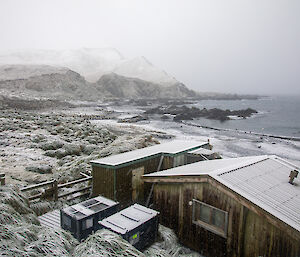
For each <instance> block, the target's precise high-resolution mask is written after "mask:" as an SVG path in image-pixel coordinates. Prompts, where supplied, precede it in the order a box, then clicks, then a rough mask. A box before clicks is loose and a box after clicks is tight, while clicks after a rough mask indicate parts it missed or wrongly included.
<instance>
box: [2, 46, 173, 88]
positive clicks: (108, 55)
mask: <svg viewBox="0 0 300 257" xmlns="http://www.w3.org/2000/svg"><path fill="white" fill-rule="evenodd" d="M0 64H23V65H28V64H30V65H33V64H35V65H40V64H43V65H51V66H59V67H67V68H69V69H71V70H73V71H75V72H78V73H79V74H81V75H82V76H84V77H85V78H86V80H88V81H90V82H96V81H97V80H99V79H100V78H101V76H102V75H104V74H109V73H112V72H113V73H116V74H119V75H122V76H125V77H131V78H138V79H141V80H145V81H149V82H152V83H156V84H159V85H162V86H170V85H173V84H176V83H178V81H177V80H176V79H175V78H174V77H172V76H170V75H168V74H167V73H166V72H165V71H163V70H161V69H159V68H157V67H155V66H154V65H153V64H151V63H150V62H149V61H148V60H147V59H146V58H145V57H137V58H133V59H126V58H124V57H123V56H122V54H121V53H120V52H119V51H118V50H116V49H114V48H95V49H92V48H81V49H75V50H19V51H10V52H6V53H0Z"/></svg>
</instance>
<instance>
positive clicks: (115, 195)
mask: <svg viewBox="0 0 300 257" xmlns="http://www.w3.org/2000/svg"><path fill="white" fill-rule="evenodd" d="M114 201H117V171H116V169H114Z"/></svg>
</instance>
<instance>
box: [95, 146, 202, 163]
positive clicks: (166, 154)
mask: <svg viewBox="0 0 300 257" xmlns="http://www.w3.org/2000/svg"><path fill="white" fill-rule="evenodd" d="M206 145H208V143H206V144H204V145H201V146H196V147H193V148H190V149H187V150H184V151H181V152H178V153H175V154H171V153H163V152H162V153H158V154H153V155H148V156H146V157H143V158H139V159H136V160H133V161H128V162H123V163H121V164H118V165H109V164H101V163H97V162H93V161H91V162H90V164H91V165H94V166H96V167H101V168H107V169H119V168H123V167H126V166H129V165H133V164H136V163H139V162H142V161H147V160H151V159H154V158H156V157H160V156H161V155H164V156H167V157H175V156H178V155H180V154H183V153H186V152H189V151H194V150H196V149H199V148H203V146H206Z"/></svg>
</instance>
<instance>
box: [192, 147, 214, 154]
mask: <svg viewBox="0 0 300 257" xmlns="http://www.w3.org/2000/svg"><path fill="white" fill-rule="evenodd" d="M188 153H191V154H200V155H212V154H214V153H215V152H214V151H212V150H208V149H205V148H199V149H196V150H192V151H189V152H188Z"/></svg>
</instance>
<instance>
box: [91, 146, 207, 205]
mask: <svg viewBox="0 0 300 257" xmlns="http://www.w3.org/2000/svg"><path fill="white" fill-rule="evenodd" d="M201 147H202V148H207V149H209V148H210V144H209V143H208V142H199V141H192V140H189V141H185V140H173V141H171V142H167V143H163V144H158V145H155V146H150V147H145V148H142V149H138V150H134V151H130V152H126V153H121V154H117V155H113V156H109V157H106V158H102V159H99V160H94V161H91V165H92V176H93V185H92V192H93V195H94V196H96V195H103V196H105V197H108V198H110V199H114V200H115V201H118V202H120V204H121V205H122V206H128V205H130V204H131V203H135V202H138V203H141V204H144V199H145V197H146V196H147V195H148V193H149V192H150V188H151V185H145V186H144V182H143V180H142V176H143V175H144V174H148V173H151V172H154V171H158V170H165V169H169V168H173V167H176V166H180V165H184V164H186V156H185V153H186V152H188V151H191V150H196V149H199V148H201Z"/></svg>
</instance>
